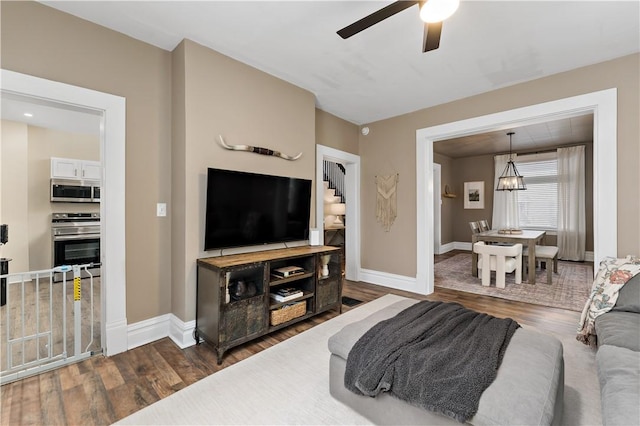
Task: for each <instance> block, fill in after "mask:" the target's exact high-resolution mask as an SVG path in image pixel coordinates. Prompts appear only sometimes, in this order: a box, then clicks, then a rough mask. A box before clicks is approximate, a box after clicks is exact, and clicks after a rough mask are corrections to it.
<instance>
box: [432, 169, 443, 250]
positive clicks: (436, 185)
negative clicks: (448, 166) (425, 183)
mask: <svg viewBox="0 0 640 426" xmlns="http://www.w3.org/2000/svg"><path fill="white" fill-rule="evenodd" d="M441 245H442V166H441V165H440V164H438V163H433V250H434V253H435V254H440V250H441V248H440V246H441Z"/></svg>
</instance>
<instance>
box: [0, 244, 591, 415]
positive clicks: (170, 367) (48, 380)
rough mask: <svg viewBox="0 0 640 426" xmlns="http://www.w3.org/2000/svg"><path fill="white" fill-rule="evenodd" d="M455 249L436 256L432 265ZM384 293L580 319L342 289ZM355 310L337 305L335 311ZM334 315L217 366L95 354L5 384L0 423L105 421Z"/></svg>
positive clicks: (134, 354) (180, 354)
mask: <svg viewBox="0 0 640 426" xmlns="http://www.w3.org/2000/svg"><path fill="white" fill-rule="evenodd" d="M455 254H456V253H455V252H450V253H448V254H445V255H440V256H436V262H437V261H440V260H442V259H445V258H447V257H450V256H453V255H455ZM387 293H393V294H398V295H401V296H406V297H414V298H418V299H428V300H442V301H451V302H458V303H461V304H462V305H464V306H466V307H468V308H470V309H475V310H477V311H481V312H486V313H489V314H492V315H495V316H498V317H511V318H513V319H515V320H516V321H518V322H519V323H521V324H523V325H530V326H534V327H537V328H539V329H541V330H547V331H552V332H555V333H558V334H560V335H566V336H573V335H575V330H576V326H577V323H578V320H579V318H580V314H579V313H577V312H572V311H566V310H562V309H555V308H547V307H544V306H537V305H531V304H527V303H519V302H511V301H507V300H502V299H496V298H492V297H486V296H479V295H475V294H471V293H463V292H458V291H454V290H446V289H437V290H436V292H435V293H434V294H431V295H429V296H421V295H416V294H414V293H409V292H405V291H397V290H393V289H389V288H386V287H381V286H377V285H372V284H366V283H356V282H347V283H346V285H345V289H344V295H345V296H349V297H352V298H355V299H359V300H362V301H364V302H368V301H371V300H374V299H376V298H378V297H381V296H383V295H385V294H387ZM356 307H357V306H356ZM356 307H353V308H349V307H347V306H343V310H344V311H348V310H350V309H354V308H356ZM337 314H338V313H337V312H335V311H330V312H326V313H324V314H322V315H319V316H317V317H314V318H311V319H309V320H307V321H304V322H301V323H298V324H294V325H292V326H290V327H288V328H285V329H283V330H279V331H277V332H275V333H273V334H270V335H268V336H264V337H262V338H260V339H257V340H254V341H252V342H249V343H247V344H245V345H242V346H239V347H237V348H234V349H231V350H229V351H228V352H227V353H226V355H225V357H224V360H223V362H222V364H221V365H218V364H217V363H216V355H215V351H214V350H213V349H212V348H211V347H209V346H208V345H206V344H202V345H198V346H192V347H189V348H187V349H184V350H181V349H180V348H178V346H176V345H175V344H174V343H173V342H172V341H171V340H170V339H168V338H165V339H161V340H158V341H156V342H153V343H150V344H148V345H145V346H142V347H139V348H136V349H132V350H130V351H127V352H125V353H122V354H119V355H115V356H112V357H109V358H107V357H103V356H96V357H93V358H90V359H88V360H85V361H82V362H80V363H77V364H73V365H69V366H66V367H63V368H59V369H57V370H54V371H50V372H47V373H43V374H40V375H39V376H35V377H30V378H27V379H24V380H20V381H17V382H14V383H9V384H7V385H4V386H2V387H1V388H0V398H1V407H0V408H1V410H0V412H1V415H0V421H1V424H2V425H40V424H46V425H57V424H70V425H80V424H82V425H91V424H97V425H104V424H110V423H113V422H115V421H117V420H119V419H122V418H124V417H126V416H128V415H129V414H131V413H134V412H136V411H138V410H140V409H142V408H144V407H146V406H148V405H150V404H152V403H154V402H156V401H158V400H160V399H162V398H166V397H167V396H169V395H171V394H173V393H174V392H177V391H179V390H180V389H183V388H184V387H186V386H189V385H190V384H192V383H195V382H197V381H198V380H200V379H203V378H205V377H207V376H209V375H210V374H213V373H215V372H217V371H219V370H221V369H223V368H226V367H228V366H230V365H232V364H235V363H236V362H239V361H241V360H243V359H245V358H248V357H250V356H251V355H254V354H256V353H258V352H260V351H262V350H264V349H266V348H268V347H271V346H273V345H276V344H278V343H280V342H282V341H284V340H286V339H288V338H289V337H292V336H294V335H296V334H298V333H301V332H303V331H305V330H308V329H310V328H312V327H314V326H315V325H317V324H321V323H322V322H324V321H326V320H328V319H331V318H333V317H335V316H336V315H337Z"/></svg>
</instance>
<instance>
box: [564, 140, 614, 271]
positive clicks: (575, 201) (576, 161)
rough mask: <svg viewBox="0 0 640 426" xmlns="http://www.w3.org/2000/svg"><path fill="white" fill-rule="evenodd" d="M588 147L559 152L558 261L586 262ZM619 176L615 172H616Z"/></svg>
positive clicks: (575, 147)
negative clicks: (586, 157)
mask: <svg viewBox="0 0 640 426" xmlns="http://www.w3.org/2000/svg"><path fill="white" fill-rule="evenodd" d="M584 169H585V161H584V146H572V147H569V148H559V149H558V257H559V258H560V259H565V260H579V261H582V260H584V253H585V241H586V224H585V207H584V205H585V201H584V198H585V195H584V187H585V182H584V181H585V177H584V175H585V173H584ZM613 172H614V173H615V170H614V171H613Z"/></svg>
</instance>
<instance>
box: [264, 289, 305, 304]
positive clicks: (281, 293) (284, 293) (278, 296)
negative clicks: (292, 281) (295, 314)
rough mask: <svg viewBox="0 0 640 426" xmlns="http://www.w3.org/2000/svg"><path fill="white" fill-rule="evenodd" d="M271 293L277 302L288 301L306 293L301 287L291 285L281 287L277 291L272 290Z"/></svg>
mask: <svg viewBox="0 0 640 426" xmlns="http://www.w3.org/2000/svg"><path fill="white" fill-rule="evenodd" d="M270 295H271V298H272V299H273V300H275V301H276V302H288V301H289V300H293V299H297V298H298V297H302V296H303V295H304V293H303V291H302V290H300V289H299V288H295V287H290V288H279V289H277V290H276V291H274V292H272V293H271V294H270Z"/></svg>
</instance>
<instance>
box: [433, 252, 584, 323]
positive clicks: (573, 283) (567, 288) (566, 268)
mask: <svg viewBox="0 0 640 426" xmlns="http://www.w3.org/2000/svg"><path fill="white" fill-rule="evenodd" d="M434 276H435V282H434V284H435V286H436V287H442V288H449V289H452V290H460V291H466V292H469V293H474V294H482V295H486V296H492V297H498V298H501V299H508V300H515V301H520V302H526V303H533V304H536V305H543V306H550V307H553V308H561V309H569V310H572V311H577V312H581V311H582V308H583V307H584V304H585V303H586V301H587V299H588V297H589V292H590V291H591V285H592V284H593V265H592V264H591V263H589V262H567V261H558V273H557V274H556V273H554V274H553V277H552V283H551V284H548V283H547V272H546V269H541V268H538V269H537V270H536V283H535V284H529V283H527V282H526V280H525V279H524V276H523V279H522V283H521V284H516V283H515V274H514V273H511V274H506V280H505V282H506V284H505V288H504V289H501V288H496V284H495V272H492V273H491V285H490V286H489V287H484V286H483V285H482V279H481V278H478V277H474V276H473V275H471V253H459V254H456V255H455V256H453V257H450V258H448V259H445V260H443V261H440V262H438V263H436V264H435V265H434Z"/></svg>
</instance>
